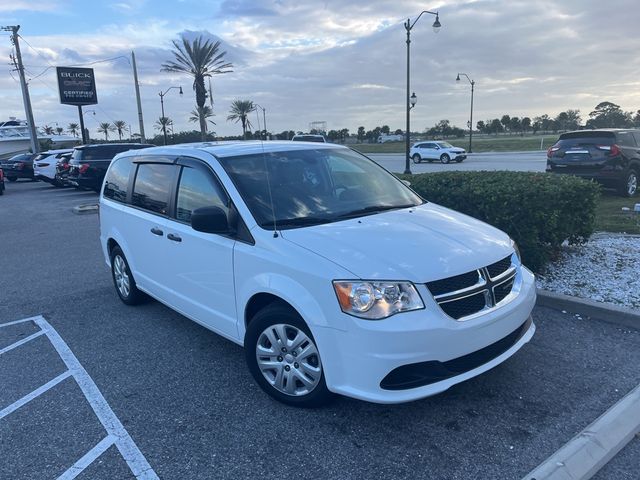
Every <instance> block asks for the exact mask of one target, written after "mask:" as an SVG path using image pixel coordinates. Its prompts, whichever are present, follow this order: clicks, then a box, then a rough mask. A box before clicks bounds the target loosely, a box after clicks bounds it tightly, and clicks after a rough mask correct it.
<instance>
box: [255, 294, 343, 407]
mask: <svg viewBox="0 0 640 480" xmlns="http://www.w3.org/2000/svg"><path fill="white" fill-rule="evenodd" d="M244 350H245V358H246V361H247V366H248V367H249V371H250V372H251V375H253V378H254V379H255V381H256V382H257V383H258V385H260V388H262V389H263V390H264V391H265V392H266V393H267V394H269V395H270V396H271V397H273V398H275V399H276V400H278V401H280V402H282V403H286V404H287V405H291V406H294V407H307V408H314V407H319V406H322V405H325V404H326V403H328V402H329V401H330V400H331V399H332V398H333V394H332V393H331V392H330V391H329V389H328V388H327V384H326V382H325V379H324V371H323V369H322V362H321V361H320V353H319V352H318V347H317V346H316V343H315V340H314V338H313V335H312V334H311V331H310V330H309V327H308V326H307V325H306V323H305V322H304V321H303V320H302V318H301V317H300V315H298V313H297V312H296V311H295V310H293V309H292V308H291V307H289V306H287V305H283V304H281V303H272V304H271V305H269V306H267V307H265V308H263V309H262V310H260V311H259V312H258V313H257V314H256V315H255V316H254V317H253V319H252V320H251V321H250V322H249V325H248V327H247V332H246V333H245V337H244Z"/></svg>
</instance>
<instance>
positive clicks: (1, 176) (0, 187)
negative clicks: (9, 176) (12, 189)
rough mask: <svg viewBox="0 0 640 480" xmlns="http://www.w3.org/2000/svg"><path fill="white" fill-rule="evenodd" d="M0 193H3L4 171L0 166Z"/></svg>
mask: <svg viewBox="0 0 640 480" xmlns="http://www.w3.org/2000/svg"><path fill="white" fill-rule="evenodd" d="M0 195H4V172H3V171H2V169H1V168H0Z"/></svg>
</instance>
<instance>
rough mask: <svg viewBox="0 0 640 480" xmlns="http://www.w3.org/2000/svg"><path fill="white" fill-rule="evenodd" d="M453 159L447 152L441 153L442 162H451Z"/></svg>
mask: <svg viewBox="0 0 640 480" xmlns="http://www.w3.org/2000/svg"><path fill="white" fill-rule="evenodd" d="M450 161H451V157H450V156H449V155H447V154H446V153H443V154H442V155H440V162H441V163H449V162H450Z"/></svg>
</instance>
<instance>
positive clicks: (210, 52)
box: [162, 36, 233, 141]
mask: <svg viewBox="0 0 640 480" xmlns="http://www.w3.org/2000/svg"><path fill="white" fill-rule="evenodd" d="M172 43H173V47H174V50H173V51H172V52H171V53H173V55H174V57H175V58H174V60H170V61H168V62H166V63H163V64H162V71H164V72H177V73H188V74H189V75H191V76H192V77H193V89H194V90H195V92H196V104H197V105H198V107H199V108H202V107H204V102H205V100H206V98H207V90H206V89H205V86H204V79H205V77H211V76H213V75H221V74H223V73H229V72H232V71H233V70H231V68H232V67H233V64H232V63H228V62H226V63H225V60H224V56H225V55H226V54H227V52H219V49H220V42H215V43H211V42H210V41H209V40H203V38H202V36H200V37H198V38H196V39H195V40H194V41H193V42H189V41H188V40H187V39H186V38H184V37H183V38H182V45H180V44H179V43H178V42H176V41H175V40H174V41H173V42H172ZM198 121H199V122H200V133H201V134H202V140H203V141H204V140H206V135H207V123H206V119H205V118H204V117H203V116H201V118H199V119H198Z"/></svg>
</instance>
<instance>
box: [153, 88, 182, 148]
mask: <svg viewBox="0 0 640 480" xmlns="http://www.w3.org/2000/svg"><path fill="white" fill-rule="evenodd" d="M174 88H176V89H178V90H179V91H180V92H179V93H180V95H182V86H180V87H169V88H167V89H166V90H165V91H164V92H160V93H158V95H160V108H161V110H162V119H163V120H162V135H163V136H164V144H165V145H166V144H167V124H166V122H165V121H164V118H165V117H164V96H165V95H166V94H167V93H169V90H173V89H174Z"/></svg>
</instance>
